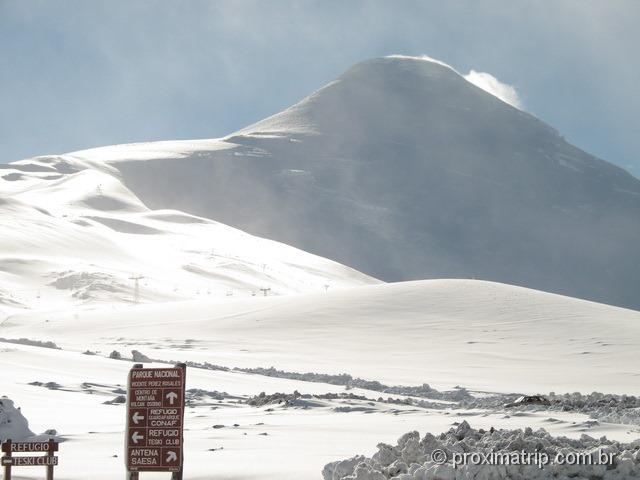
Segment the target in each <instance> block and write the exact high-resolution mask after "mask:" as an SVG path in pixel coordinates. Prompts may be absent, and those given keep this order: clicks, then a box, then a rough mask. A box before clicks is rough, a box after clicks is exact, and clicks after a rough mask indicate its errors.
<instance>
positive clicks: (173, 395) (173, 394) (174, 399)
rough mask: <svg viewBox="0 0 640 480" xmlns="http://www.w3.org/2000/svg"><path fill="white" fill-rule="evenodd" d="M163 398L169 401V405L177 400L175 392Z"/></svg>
mask: <svg viewBox="0 0 640 480" xmlns="http://www.w3.org/2000/svg"><path fill="white" fill-rule="evenodd" d="M165 397H166V398H168V399H169V404H170V405H173V402H175V401H176V400H177V399H178V394H177V393H176V392H169V393H167V394H166V395H165Z"/></svg>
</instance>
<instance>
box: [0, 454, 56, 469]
mask: <svg viewBox="0 0 640 480" xmlns="http://www.w3.org/2000/svg"><path fill="white" fill-rule="evenodd" d="M8 465H10V466H12V467H50V466H54V467H55V466H56V465H58V457H53V456H51V457H50V456H46V455H45V456H41V457H2V466H3V467H6V466H8Z"/></svg>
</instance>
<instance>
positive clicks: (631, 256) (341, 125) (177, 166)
mask: <svg viewBox="0 0 640 480" xmlns="http://www.w3.org/2000/svg"><path fill="white" fill-rule="evenodd" d="M73 155H74V156H75V157H78V158H82V159H85V160H91V161H93V162H103V163H106V164H108V165H111V166H112V167H114V168H117V169H118V170H119V172H120V173H121V175H122V179H123V181H124V184H125V185H126V186H127V187H128V188H129V189H131V191H133V192H135V194H136V195H137V196H138V197H139V198H140V199H141V200H142V201H143V202H144V203H145V204H146V205H149V206H150V207H152V208H155V209H163V208H175V209H179V210H182V211H185V212H189V213H191V214H194V215H200V216H202V217H206V218H214V219H216V220H218V221H221V222H224V223H225V224H229V225H232V226H234V227H237V228H241V229H243V230H246V231H248V232H250V233H252V234H255V235H260V236H264V237H267V238H271V239H274V240H277V241H282V242H284V243H287V244H290V245H294V246H296V247H298V248H301V249H303V250H305V251H309V252H313V253H315V254H319V255H322V256H325V257H328V258H331V259H333V260H336V261H338V262H341V263H343V264H346V265H349V266H351V267H353V268H356V269H358V270H360V271H363V272H365V273H367V274H369V275H372V276H374V277H376V278H380V279H382V280H386V281H396V280H410V279H423V278H443V277H444V278H451V277H462V278H470V277H473V278H480V279H487V280H494V281H499V282H504V283H509V284H516V285H522V286H527V287H530V288H535V289H540V290H545V291H551V292H556V293H561V294H565V295H570V296H575V297H580V298H586V299H591V300H595V301H599V302H604V303H609V304H614V305H619V306H626V307H632V308H636V309H637V308H640V300H639V299H640V296H638V295H637V285H638V279H639V278H640V181H638V179H636V178H634V177H633V176H631V175H630V174H628V173H627V172H625V171H624V170H622V169H620V168H618V167H616V166H614V165H612V164H609V163H607V162H605V161H603V160H600V159H598V158H595V157H593V156H592V155H589V154H588V153H585V152H584V151H582V150H580V149H578V148H576V147H574V146H573V145H570V144H569V143H567V142H566V141H565V140H564V139H563V138H562V137H561V136H560V135H559V134H558V132H556V131H555V130H554V129H552V128H551V127H549V126H548V125H546V124H544V123H543V122H541V121H539V120H537V119H536V118H534V117H533V116H531V115H529V114H528V113H525V112H523V111H521V110H518V109H516V108H513V107H512V106H510V105H508V104H506V103H504V102H502V101H501V100H499V99H498V98H496V97H494V96H492V95H490V94H489V93H487V92H485V91H484V90H482V89H480V88H478V87H476V86H475V85H473V84H472V83H470V82H469V81H467V80H465V79H464V78H463V77H462V76H461V75H459V74H458V73H457V72H455V71H454V70H453V69H451V68H449V67H447V66H446V65H443V64H441V63H438V62H434V61H429V60H425V59H418V58H406V57H394V58H383V59H374V60H370V61H366V62H363V63H360V64H358V65H356V66H354V67H352V68H351V69H349V70H348V71H347V72H346V73H345V74H344V75H342V76H341V77H340V78H338V79H337V80H336V81H334V82H332V83H330V84H328V85H327V86H325V87H324V88H322V89H320V90H318V91H317V92H315V93H313V94H312V95H310V96H309V97H307V98H305V99H304V100H302V101H301V102H300V103H298V104H296V105H294V106H293V107H291V108H289V109H287V110H285V111H283V112H281V113H279V114H277V115H274V116H273V117H270V118H268V119H265V120H264V121H261V122H258V123H256V124H255V125H252V126H249V127H247V128H244V129H242V130H240V131H239V132H237V133H235V134H232V135H229V136H228V137H226V138H224V139H221V140H212V141H195V142H159V143H150V144H138V145H123V146H116V147H106V148H101V149H94V150H88V151H83V152H75V153H74V154H73ZM149 160H153V161H149Z"/></svg>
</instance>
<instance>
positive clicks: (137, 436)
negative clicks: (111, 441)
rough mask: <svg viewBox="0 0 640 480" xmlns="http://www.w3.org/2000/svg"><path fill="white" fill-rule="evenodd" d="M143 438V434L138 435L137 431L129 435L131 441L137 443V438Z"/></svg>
mask: <svg viewBox="0 0 640 480" xmlns="http://www.w3.org/2000/svg"><path fill="white" fill-rule="evenodd" d="M143 438H144V435H140V434H139V433H138V432H133V435H131V440H133V443H138V440H142V439H143Z"/></svg>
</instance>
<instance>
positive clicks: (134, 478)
mask: <svg viewBox="0 0 640 480" xmlns="http://www.w3.org/2000/svg"><path fill="white" fill-rule="evenodd" d="M137 283H138V281H137V280H136V284H137ZM133 368H144V365H143V364H142V363H135V364H134V365H133ZM130 394H131V385H129V384H127V405H129V402H130V400H129V395H130ZM128 432H129V415H128V414H127V423H126V427H125V430H124V435H125V440H124V445H125V450H124V458H125V463H126V462H127V460H126V459H127V457H128V455H129V452H128V451H127V435H128ZM139 475H140V474H139V472H131V471H129V470H127V475H126V477H125V480H138V477H139Z"/></svg>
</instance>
